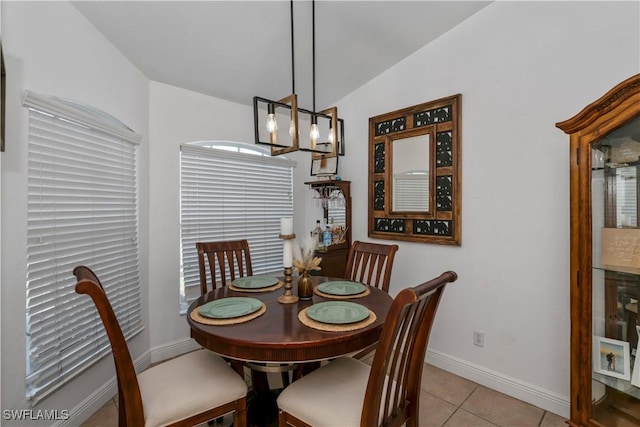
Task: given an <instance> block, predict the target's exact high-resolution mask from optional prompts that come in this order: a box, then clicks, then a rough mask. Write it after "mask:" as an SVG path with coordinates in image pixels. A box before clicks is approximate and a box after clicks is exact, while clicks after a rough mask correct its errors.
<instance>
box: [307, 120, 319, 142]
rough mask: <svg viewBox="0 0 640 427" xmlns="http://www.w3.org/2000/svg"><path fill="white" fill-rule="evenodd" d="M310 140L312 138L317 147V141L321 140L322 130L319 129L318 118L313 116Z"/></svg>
mask: <svg viewBox="0 0 640 427" xmlns="http://www.w3.org/2000/svg"><path fill="white" fill-rule="evenodd" d="M309 138H311V142H312V143H313V145H314V146H315V145H316V141H317V140H318V138H320V130H319V129H318V118H317V117H316V116H315V114H314V115H313V116H311V129H310V130H309Z"/></svg>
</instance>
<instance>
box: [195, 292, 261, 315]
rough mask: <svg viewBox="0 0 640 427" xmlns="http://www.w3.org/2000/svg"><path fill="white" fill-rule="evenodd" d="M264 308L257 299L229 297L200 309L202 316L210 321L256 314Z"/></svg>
mask: <svg viewBox="0 0 640 427" xmlns="http://www.w3.org/2000/svg"><path fill="white" fill-rule="evenodd" d="M261 307H262V302H261V301H260V300H257V299H255V298H245V297H229V298H222V299H219V300H215V301H210V302H208V303H206V304H204V305H202V306H200V308H199V309H198V313H200V315H201V316H204V317H208V318H210V319H231V318H233V317H240V316H246V315H247V314H251V313H255V312H256V311H258V310H260V308H261Z"/></svg>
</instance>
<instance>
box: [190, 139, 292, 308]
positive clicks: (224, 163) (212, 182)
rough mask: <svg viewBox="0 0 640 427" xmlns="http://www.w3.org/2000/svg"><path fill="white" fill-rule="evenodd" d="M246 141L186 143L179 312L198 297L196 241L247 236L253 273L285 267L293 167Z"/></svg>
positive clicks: (290, 215)
mask: <svg viewBox="0 0 640 427" xmlns="http://www.w3.org/2000/svg"><path fill="white" fill-rule="evenodd" d="M294 166H295V163H294V162H293V161H291V160H288V159H286V158H283V157H282V156H277V157H271V156H269V155H268V154H267V152H266V151H262V150H261V149H260V148H259V147H256V146H254V145H250V144H243V143H228V142H199V143H192V144H183V145H182V146H181V154H180V230H181V231H180V233H181V234H180V240H181V242H180V243H181V256H182V260H181V261H182V262H181V266H182V268H181V283H180V296H181V300H180V301H181V311H182V312H186V309H187V308H188V306H189V304H190V303H191V302H192V301H193V300H194V299H195V298H197V297H198V296H200V276H199V272H198V254H197V251H196V242H198V241H219V240H239V239H247V240H248V241H249V247H250V251H251V264H252V267H253V273H254V274H262V273H269V272H276V271H277V272H280V271H282V246H283V245H282V240H280V239H279V238H278V235H279V234H280V219H281V218H282V217H292V216H293V167H294Z"/></svg>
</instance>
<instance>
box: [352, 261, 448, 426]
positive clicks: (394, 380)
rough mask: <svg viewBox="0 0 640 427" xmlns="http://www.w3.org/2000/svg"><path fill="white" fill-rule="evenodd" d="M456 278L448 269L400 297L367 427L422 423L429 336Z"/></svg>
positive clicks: (383, 341) (373, 385) (371, 387)
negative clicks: (444, 295)
mask: <svg viewBox="0 0 640 427" xmlns="http://www.w3.org/2000/svg"><path fill="white" fill-rule="evenodd" d="M456 279H457V275H456V274H455V273H454V272H452V271H448V272H446V273H443V274H441V275H440V276H439V277H437V278H435V279H432V280H430V281H428V282H425V283H423V284H421V285H418V286H416V287H413V288H407V289H404V290H403V291H401V292H400V293H399V294H398V295H397V296H396V297H395V298H394V300H393V304H392V305H391V308H390V309H389V312H388V314H387V317H386V320H385V324H384V326H383V329H382V333H381V335H380V340H379V344H378V347H377V350H376V354H375V356H374V359H373V363H372V365H371V373H370V375H369V382H368V384H367V391H366V394H365V399H364V402H365V403H364V406H363V409H362V417H361V421H360V425H361V426H363V427H365V426H373V425H376V426H379V425H385V426H400V425H402V424H404V423H405V422H406V421H407V420H409V419H412V420H418V409H419V401H420V382H421V376H422V369H423V367H424V357H425V353H426V350H427V343H428V341H429V334H430V332H431V327H432V325H433V320H434V318H435V314H436V311H437V308H438V304H439V302H440V299H441V297H442V292H443V291H444V288H445V286H446V285H447V283H450V282H453V281H455V280H456Z"/></svg>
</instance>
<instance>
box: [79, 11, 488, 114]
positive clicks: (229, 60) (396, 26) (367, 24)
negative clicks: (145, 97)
mask: <svg viewBox="0 0 640 427" xmlns="http://www.w3.org/2000/svg"><path fill="white" fill-rule="evenodd" d="M489 3H490V2H487V1H399V0H384V1H330V0H318V1H316V3H315V51H316V55H315V58H316V66H315V67H316V68H315V73H316V78H315V80H316V106H317V109H318V110H320V109H323V108H326V107H328V106H330V105H332V104H334V103H335V102H336V101H338V100H340V99H341V98H343V97H344V96H346V95H347V94H349V93H350V92H352V91H353V90H355V89H357V88H358V87H360V86H362V85H363V84H364V83H366V82H367V81H369V80H371V79H372V78H374V77H375V76H377V75H379V74H380V73H382V72H384V71H385V70H387V69H389V68H390V67H393V65H394V64H396V63H398V62H399V61H401V60H402V59H404V58H406V57H407V56H409V55H411V54H412V53H413V52H415V51H416V50H418V49H420V48H421V47H423V46H425V45H426V44H428V43H429V42H431V41H433V40H434V39H436V38H437V37H439V36H440V35H442V34H444V33H445V32H447V31H448V30H450V29H451V28H453V27H455V26H456V25H458V24H459V23H460V22H462V21H463V20H465V19H467V18H468V17H469V16H471V15H473V14H474V13H476V12H478V11H479V10H480V9H482V8H483V7H485V6H486V5H487V4H489ZM73 4H74V6H75V7H76V8H77V9H78V10H79V11H80V12H81V13H82V14H83V15H84V16H86V17H87V19H88V20H89V21H90V22H91V23H93V25H94V26H95V27H96V28H97V29H98V30H99V31H100V32H101V33H102V34H104V36H105V37H106V38H107V39H109V40H110V41H111V42H112V43H113V44H114V45H115V46H116V47H117V48H118V49H119V50H120V51H121V52H122V53H123V54H124V55H125V56H126V57H127V58H129V60H130V61H131V62H132V63H133V64H135V65H136V66H137V67H138V68H139V69H140V70H141V71H142V72H143V73H144V74H145V75H146V76H147V77H149V78H150V79H151V80H154V81H158V82H162V83H166V84H170V85H173V86H178V87H182V88H185V89H190V90H193V91H196V92H200V93H204V94H208V95H212V96H215V97H218V98H222V99H226V100H229V101H233V102H238V103H242V104H247V105H249V104H251V102H252V99H253V96H255V95H258V96H262V97H266V98H270V99H279V98H282V97H284V96H286V95H289V94H290V93H291V92H292V72H291V71H292V66H291V33H290V31H291V22H290V10H291V8H290V2H289V1H287V0H258V1H238V0H236V1H217V0H216V1H80V2H74V3H73ZM311 10H312V3H311V1H310V0H296V1H295V2H294V5H293V11H294V42H295V92H296V93H297V94H298V102H299V105H300V106H301V107H303V108H311V107H312V70H313V67H312V13H311ZM433 66H434V67H435V66H437V64H434V65H433Z"/></svg>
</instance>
